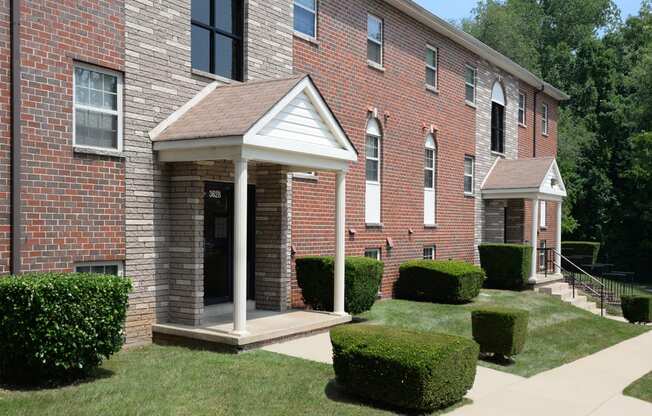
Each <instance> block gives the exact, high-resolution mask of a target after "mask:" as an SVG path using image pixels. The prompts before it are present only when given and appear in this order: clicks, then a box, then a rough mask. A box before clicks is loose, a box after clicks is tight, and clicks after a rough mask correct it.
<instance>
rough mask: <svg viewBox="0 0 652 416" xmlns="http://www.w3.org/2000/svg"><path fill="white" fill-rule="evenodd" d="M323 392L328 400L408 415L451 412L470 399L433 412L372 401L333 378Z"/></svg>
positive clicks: (469, 401)
mask: <svg viewBox="0 0 652 416" xmlns="http://www.w3.org/2000/svg"><path fill="white" fill-rule="evenodd" d="M324 392H325V393H326V397H328V398H329V399H330V400H332V401H334V402H338V403H345V404H352V405H358V406H365V407H370V408H374V409H378V410H384V411H388V412H393V413H396V414H399V415H410V416H417V415H431V416H434V415H443V414H446V413H448V412H452V411H453V410H455V409H457V408H460V407H462V406H466V405H468V404H471V403H472V401H471V400H469V399H466V398H465V399H462V400H461V401H460V402H458V403H455V404H453V405H451V406H449V407H447V408H445V409H441V410H435V411H433V412H423V411H412V410H405V409H401V408H399V407H395V406H390V405H387V404H384V403H378V402H374V401H371V400H368V399H365V398H362V397H359V396H356V395H353V394H351V393H349V392H347V391H346V389H345V388H344V387H343V386H341V385H340V384H338V383H337V381H336V380H335V379H331V380H330V381H329V382H328V384H326V388H325V389H324Z"/></svg>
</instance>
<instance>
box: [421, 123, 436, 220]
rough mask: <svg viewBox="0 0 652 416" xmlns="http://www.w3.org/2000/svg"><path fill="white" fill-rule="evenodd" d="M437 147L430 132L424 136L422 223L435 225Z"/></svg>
mask: <svg viewBox="0 0 652 416" xmlns="http://www.w3.org/2000/svg"><path fill="white" fill-rule="evenodd" d="M436 175H437V147H436V144H435V138H434V137H433V135H432V134H429V135H428V137H426V145H425V158H424V164H423V223H424V224H425V225H435V214H436V200H437V199H436V190H435V187H436V185H437V181H436Z"/></svg>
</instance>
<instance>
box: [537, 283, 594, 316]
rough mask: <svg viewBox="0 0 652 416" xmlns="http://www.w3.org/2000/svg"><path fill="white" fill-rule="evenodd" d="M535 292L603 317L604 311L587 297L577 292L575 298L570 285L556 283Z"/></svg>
mask: <svg viewBox="0 0 652 416" xmlns="http://www.w3.org/2000/svg"><path fill="white" fill-rule="evenodd" d="M535 291H537V292H539V293H543V294H545V295H549V296H554V297H556V298H559V299H561V300H562V301H564V302H566V303H568V304H571V305H573V306H575V307H577V308H580V309H584V310H585V311H588V312H591V313H593V314H595V315H602V313H601V312H602V311H601V310H600V308H599V307H598V305H596V303H595V302H592V301H590V300H589V299H588V297H587V296H585V295H580V294H579V291H577V290H576V291H575V297H573V288H572V287H571V286H570V285H569V284H568V283H565V282H555V283H551V284H549V285H544V286H540V287H537V288H536V289H535Z"/></svg>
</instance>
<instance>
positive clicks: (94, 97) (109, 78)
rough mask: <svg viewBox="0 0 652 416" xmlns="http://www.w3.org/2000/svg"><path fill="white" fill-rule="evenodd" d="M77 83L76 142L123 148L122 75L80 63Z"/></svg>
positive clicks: (104, 147)
mask: <svg viewBox="0 0 652 416" xmlns="http://www.w3.org/2000/svg"><path fill="white" fill-rule="evenodd" d="M73 85H74V90H75V91H74V99H73V100H74V108H75V112H74V120H75V122H74V132H73V137H74V139H73V140H74V145H75V146H80V147H94V148H100V149H110V150H118V151H120V150H122V75H121V74H120V73H118V72H115V71H111V70H108V69H100V68H97V67H94V66H90V65H85V64H81V63H77V64H75V73H74V80H73Z"/></svg>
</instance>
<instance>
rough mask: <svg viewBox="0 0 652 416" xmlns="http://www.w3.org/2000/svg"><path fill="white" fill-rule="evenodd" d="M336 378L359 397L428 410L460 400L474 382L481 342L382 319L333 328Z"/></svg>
mask: <svg viewBox="0 0 652 416" xmlns="http://www.w3.org/2000/svg"><path fill="white" fill-rule="evenodd" d="M331 343H332V344H333V368H334V370H335V375H336V376H337V381H338V383H339V384H341V385H342V386H344V387H345V388H346V389H347V391H350V392H352V393H354V394H356V395H358V396H360V397H363V398H365V399H369V400H372V401H375V402H379V403H383V404H386V405H390V406H395V407H399V408H402V409H410V410H421V411H423V410H425V411H430V410H434V409H440V408H444V407H447V406H450V405H452V404H454V403H456V402H458V401H460V400H461V399H462V398H463V397H464V395H465V394H466V392H467V391H468V390H469V389H470V388H471V387H472V386H473V381H474V379H475V372H476V364H477V361H478V351H479V350H478V345H477V344H476V343H475V342H474V341H472V340H470V339H467V338H463V337H458V336H453V335H444V334H435V333H431V332H416V331H408V330H401V329H396V328H390V327H386V326H378V325H346V326H341V327H338V328H335V329H334V330H332V331H331Z"/></svg>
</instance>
